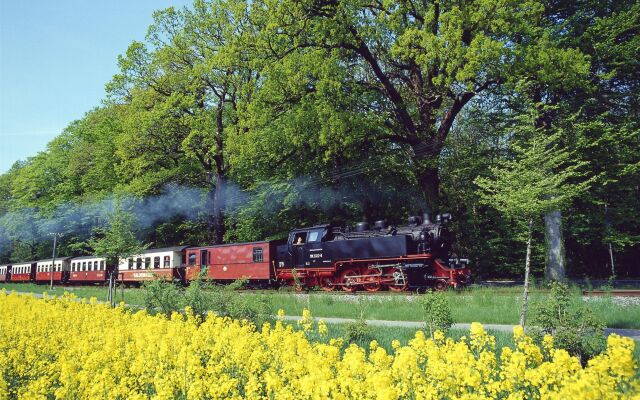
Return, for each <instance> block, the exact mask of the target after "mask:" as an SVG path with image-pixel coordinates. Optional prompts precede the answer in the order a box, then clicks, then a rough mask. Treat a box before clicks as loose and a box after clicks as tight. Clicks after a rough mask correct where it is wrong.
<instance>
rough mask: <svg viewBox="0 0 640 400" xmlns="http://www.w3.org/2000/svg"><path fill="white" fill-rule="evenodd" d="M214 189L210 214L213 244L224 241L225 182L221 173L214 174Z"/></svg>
mask: <svg viewBox="0 0 640 400" xmlns="http://www.w3.org/2000/svg"><path fill="white" fill-rule="evenodd" d="M215 179H216V187H215V189H214V190H213V203H212V214H211V220H212V224H211V228H212V230H213V244H221V243H223V241H224V208H225V200H226V199H225V180H224V175H223V174H222V173H216V176H215Z"/></svg>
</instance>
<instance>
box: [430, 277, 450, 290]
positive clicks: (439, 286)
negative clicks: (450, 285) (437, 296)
mask: <svg viewBox="0 0 640 400" xmlns="http://www.w3.org/2000/svg"><path fill="white" fill-rule="evenodd" d="M433 287H434V289H435V290H437V291H439V292H440V291H443V290H445V289H446V288H447V281H445V280H444V279H438V280H437V281H436V283H435V285H433Z"/></svg>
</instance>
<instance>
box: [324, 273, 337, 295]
mask: <svg viewBox="0 0 640 400" xmlns="http://www.w3.org/2000/svg"><path fill="white" fill-rule="evenodd" d="M320 288H321V289H322V290H324V291H325V292H333V291H334V290H335V289H336V285H335V282H334V280H333V277H332V276H325V277H321V278H320Z"/></svg>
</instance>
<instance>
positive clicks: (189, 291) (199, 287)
mask: <svg viewBox="0 0 640 400" xmlns="http://www.w3.org/2000/svg"><path fill="white" fill-rule="evenodd" d="M202 276H203V274H200V275H198V277H197V278H196V279H194V280H192V281H191V283H190V284H189V286H188V287H187V288H186V289H185V291H184V305H185V306H186V307H189V308H191V311H192V312H193V314H194V315H197V316H199V317H200V320H201V321H204V319H205V318H206V316H207V313H208V312H209V311H212V310H213V309H214V301H213V296H212V295H211V292H210V291H209V290H207V289H208V288H209V285H208V284H207V283H206V282H205V281H204V280H203V279H202Z"/></svg>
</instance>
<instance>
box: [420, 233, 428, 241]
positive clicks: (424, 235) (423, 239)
mask: <svg viewBox="0 0 640 400" xmlns="http://www.w3.org/2000/svg"><path fill="white" fill-rule="evenodd" d="M426 240H427V234H426V232H424V231H422V232H420V241H421V242H424V241H426Z"/></svg>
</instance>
